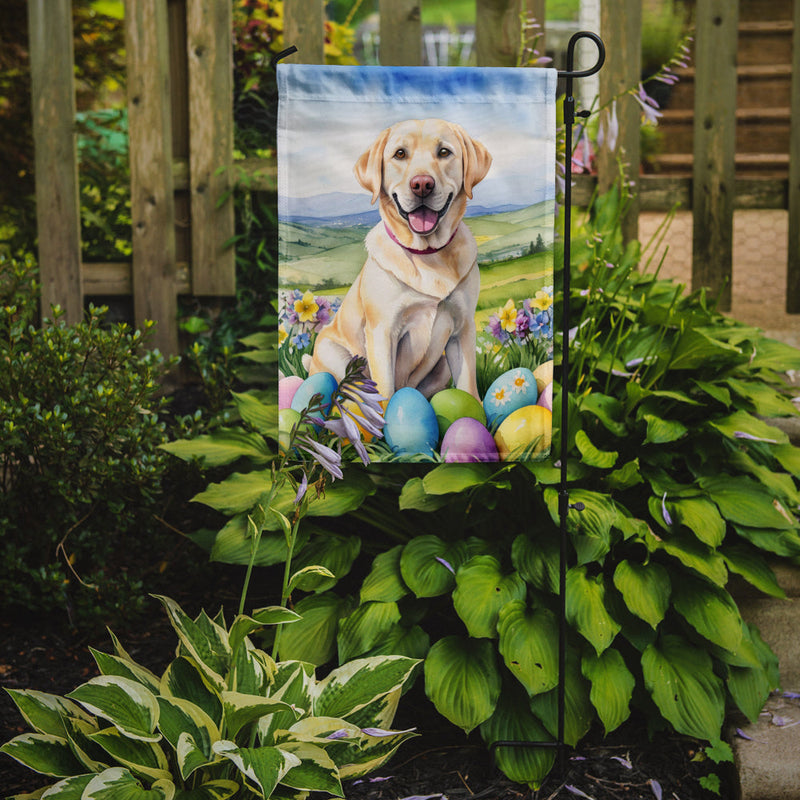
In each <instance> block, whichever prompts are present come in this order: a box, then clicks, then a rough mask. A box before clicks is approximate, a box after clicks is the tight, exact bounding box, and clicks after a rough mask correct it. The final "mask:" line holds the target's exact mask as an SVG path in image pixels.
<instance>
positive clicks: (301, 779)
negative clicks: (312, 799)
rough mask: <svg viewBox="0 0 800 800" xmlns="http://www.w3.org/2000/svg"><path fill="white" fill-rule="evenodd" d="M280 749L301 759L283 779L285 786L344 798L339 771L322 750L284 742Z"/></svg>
mask: <svg viewBox="0 0 800 800" xmlns="http://www.w3.org/2000/svg"><path fill="white" fill-rule="evenodd" d="M280 749H281V750H283V751H284V752H287V753H291V754H292V755H294V756H297V758H299V759H300V763H299V764H298V765H297V766H296V767H292V768H291V769H290V770H289V771H288V772H287V773H286V774H285V775H284V776H283V777H282V778H281V783H282V784H283V785H284V786H290V787H291V788H292V789H300V790H303V791H307V792H327V793H328V794H331V795H333V796H334V797H344V792H343V791H342V783H341V781H340V780H339V770H338V769H337V767H336V764H334V762H333V760H332V759H331V757H330V756H329V755H328V754H327V753H326V752H325V751H324V750H323V749H322V748H321V747H317V746H316V745H313V744H309V743H308V742H292V741H288V742H283V743H282V744H281V745H280Z"/></svg>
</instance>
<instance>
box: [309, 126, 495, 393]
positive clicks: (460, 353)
mask: <svg viewBox="0 0 800 800" xmlns="http://www.w3.org/2000/svg"><path fill="white" fill-rule="evenodd" d="M491 163H492V157H491V156H490V155H489V152H488V151H487V150H486V148H485V147H484V146H483V145H482V144H481V143H480V142H478V141H476V140H475V139H472V138H471V137H470V136H469V135H468V134H467V133H466V132H465V131H464V129H463V128H462V127H461V126H459V125H456V124H454V123H451V122H445V121H444V120H440V119H424V120H406V121H405V122H399V123H397V124H396V125H393V126H392V127H391V128H387V129H386V130H385V131H383V132H382V133H381V134H380V135H379V136H378V138H377V139H376V140H375V142H374V143H373V145H372V146H371V147H370V148H369V150H367V151H366V152H365V153H364V154H363V155H362V156H361V157H360V158H359V159H358V161H357V162H356V165H355V175H356V178H357V179H358V181H359V183H361V185H362V186H363V187H364V188H365V189H366V190H367V191H368V192H371V193H372V202H373V203H374V202H375V201H376V200H378V201H379V209H380V215H381V222H379V223H378V224H377V225H376V226H375V227H374V228H373V229H372V230H371V231H370V232H369V233H368V234H367V236H366V248H367V254H368V255H367V260H366V263H365V264H364V266H363V268H362V269H361V272H360V273H359V275H358V277H357V278H356V280H355V281H354V283H353V285H352V286H351V287H350V289H349V290H348V292H347V294H346V295H345V297H344V300H343V301H342V305H341V308H340V309H339V311H338V313H337V314H336V316H335V317H334V319H333V322H332V323H331V324H330V325H328V326H327V327H325V328H324V329H323V330H322V331H321V332H320V334H319V336H318V337H317V340H316V344H315V347H314V354H313V357H312V359H311V361H310V364H309V365H308V367H309V373H314V372H330V373H332V374H333V375H335V376H336V378H337V379H339V380H340V379H341V378H342V376H343V375H344V371H345V367H346V365H347V363H348V361H349V360H350V359H351V358H352V357H353V356H354V355H360V356H365V357H366V359H367V363H368V365H369V372H370V375H371V377H372V379H373V380H374V381H375V382H376V384H377V387H378V391H379V392H380V393H381V394H382V395H383V396H384V397H387V398H389V397H391V396H392V395H393V394H394V392H396V391H397V390H398V389H401V388H402V387H404V386H412V387H414V388H416V389H418V390H419V391H420V392H422V393H423V394H424V395H425V396H426V397H431V396H432V395H434V394H435V393H436V392H438V391H439V390H440V389H444V388H445V387H446V386H447V385H448V383H449V382H450V379H451V377H452V380H453V384H454V385H455V386H456V387H457V388H459V389H463V390H465V391H467V392H469V393H470V394H472V395H473V396H475V397H478V390H477V386H476V384H475V306H476V304H477V301H478V292H479V289H480V278H479V275H478V265H477V253H478V249H477V245H476V243H475V239H474V238H473V236H472V234H471V233H470V231H469V228H467V226H466V225H465V224H464V222H463V221H462V217H463V216H464V209H465V207H466V202H467V198H472V188H473V186H475V184H477V183H478V182H479V181H481V180H482V179H483V178H484V177H485V176H486V173H487V172H488V170H489V167H490V165H491Z"/></svg>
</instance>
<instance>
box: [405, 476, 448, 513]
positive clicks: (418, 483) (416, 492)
mask: <svg viewBox="0 0 800 800" xmlns="http://www.w3.org/2000/svg"><path fill="white" fill-rule="evenodd" d="M450 502H451V498H449V497H447V496H446V495H433V494H428V493H427V492H426V491H425V487H424V486H423V485H422V478H411V479H410V480H408V481H406V482H405V483H404V484H403V488H402V490H401V492H400V499H399V501H398V507H399V508H400V510H401V511H412V510H413V511H426V512H430V511H436V510H437V509H439V508H442V507H443V506H446V505H448V503H450Z"/></svg>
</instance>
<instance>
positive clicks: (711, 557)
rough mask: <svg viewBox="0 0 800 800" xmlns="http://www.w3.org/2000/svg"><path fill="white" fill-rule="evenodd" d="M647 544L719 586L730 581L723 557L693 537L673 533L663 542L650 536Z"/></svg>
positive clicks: (651, 548)
mask: <svg viewBox="0 0 800 800" xmlns="http://www.w3.org/2000/svg"><path fill="white" fill-rule="evenodd" d="M659 505H660V503H659ZM646 542H647V545H648V547H649V548H650V550H651V551H655V550H662V551H663V552H665V553H667V554H668V555H670V556H672V557H673V558H676V559H678V561H680V562H681V563H682V564H684V565H685V566H687V567H690V568H691V569H693V570H695V571H696V572H699V573H700V574H701V575H703V576H704V577H706V578H708V579H709V580H710V581H712V582H713V583H716V584H717V586H724V585H725V583H726V582H727V580H728V570H727V569H726V568H725V562H724V561H723V560H722V556H721V555H720V554H719V553H717V552H715V551H714V550H712V549H711V548H710V547H708V546H707V545H704V544H703V543H702V542H699V541H698V540H697V539H696V538H695V537H694V536H693V535H692V536H690V535H688V534H683V533H676V532H673V533H670V534H669V536H668V537H665V538H664V539H662V540H656V538H655V537H654V536H652V535H650V536H649V537H647V539H646Z"/></svg>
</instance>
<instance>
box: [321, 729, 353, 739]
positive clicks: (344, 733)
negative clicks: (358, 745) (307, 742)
mask: <svg viewBox="0 0 800 800" xmlns="http://www.w3.org/2000/svg"><path fill="white" fill-rule="evenodd" d="M325 738H326V739H348V738H350V733H349V732H348V730H347V728H339V730H338V731H334V732H333V733H329V734H328V735H327V736H326V737H325Z"/></svg>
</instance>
